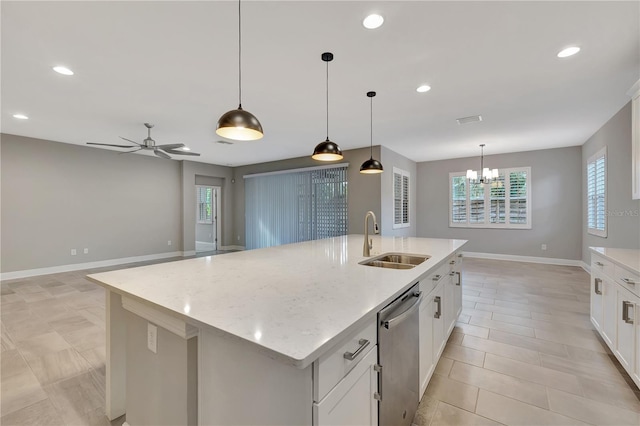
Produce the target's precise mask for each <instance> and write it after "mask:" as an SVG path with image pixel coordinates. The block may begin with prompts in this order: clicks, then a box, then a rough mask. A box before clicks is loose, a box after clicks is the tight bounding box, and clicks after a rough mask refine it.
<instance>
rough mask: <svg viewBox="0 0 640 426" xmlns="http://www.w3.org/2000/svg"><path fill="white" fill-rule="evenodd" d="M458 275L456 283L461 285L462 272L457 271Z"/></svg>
mask: <svg viewBox="0 0 640 426" xmlns="http://www.w3.org/2000/svg"><path fill="white" fill-rule="evenodd" d="M456 275H457V276H458V282H457V283H456V285H461V284H462V273H461V272H458V271H456Z"/></svg>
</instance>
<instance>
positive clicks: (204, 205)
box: [196, 186, 213, 223]
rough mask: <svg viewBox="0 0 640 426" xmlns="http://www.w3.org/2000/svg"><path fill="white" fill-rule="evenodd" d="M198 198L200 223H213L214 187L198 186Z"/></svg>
mask: <svg viewBox="0 0 640 426" xmlns="http://www.w3.org/2000/svg"><path fill="white" fill-rule="evenodd" d="M196 192H197V199H198V223H212V220H213V217H212V212H213V200H212V198H213V188H210V187H205V186H198V187H196Z"/></svg>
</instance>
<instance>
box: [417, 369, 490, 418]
mask: <svg viewBox="0 0 640 426" xmlns="http://www.w3.org/2000/svg"><path fill="white" fill-rule="evenodd" d="M425 394H426V395H429V396H431V397H432V398H435V399H437V400H438V401H443V402H446V403H447V404H451V405H454V406H456V407H458V408H462V409H463V410H467V411H473V410H474V409H475V406H476V400H477V398H478V388H477V387H476V386H471V385H467V384H465V383H461V382H458V381H455V380H451V379H448V378H446V377H443V376H439V375H437V374H434V375H433V376H432V377H431V381H430V382H429V386H427V390H426V391H425Z"/></svg>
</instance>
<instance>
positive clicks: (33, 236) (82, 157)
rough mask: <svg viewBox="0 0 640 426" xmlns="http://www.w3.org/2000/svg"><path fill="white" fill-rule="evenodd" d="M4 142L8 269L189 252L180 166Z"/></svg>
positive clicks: (8, 138)
mask: <svg viewBox="0 0 640 426" xmlns="http://www.w3.org/2000/svg"><path fill="white" fill-rule="evenodd" d="M0 138H1V139H0V153H1V164H0V167H1V175H0V177H1V193H2V206H1V216H2V217H1V222H0V226H1V228H2V243H1V249H2V265H1V267H2V272H10V271H19V270H25V269H35V268H44V267H51V266H58V265H68V264H74V263H84V262H91V261H97V260H106V259H117V258H124V257H131V256H142V255H148V254H158V253H166V252H172V251H180V250H182V229H181V185H180V182H181V178H180V163H179V162H178V161H166V160H161V159H158V158H155V157H147V156H143V155H133V154H132V155H118V153H117V152H114V151H108V150H104V149H96V148H90V147H84V146H76V145H70V144H64V143H57V142H51V141H45V140H40V139H31V138H25V137H20V136H14V135H6V134H3V135H0ZM192 228H193V227H192ZM169 240H171V241H172V245H171V246H168V245H167V241H169ZM85 247H86V248H88V249H89V254H86V255H85V254H83V248H85ZM72 248H75V249H77V250H78V252H77V253H78V254H77V255H76V256H71V249H72Z"/></svg>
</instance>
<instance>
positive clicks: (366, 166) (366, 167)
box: [360, 92, 384, 175]
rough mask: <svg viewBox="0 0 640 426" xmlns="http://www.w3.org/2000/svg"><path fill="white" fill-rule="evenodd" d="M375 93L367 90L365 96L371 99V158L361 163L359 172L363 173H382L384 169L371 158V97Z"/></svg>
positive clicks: (371, 147)
mask: <svg viewBox="0 0 640 426" xmlns="http://www.w3.org/2000/svg"><path fill="white" fill-rule="evenodd" d="M375 95H376V92H367V96H368V97H369V99H371V144H370V150H371V151H370V153H371V158H369V159H368V160H367V161H365V162H364V163H362V166H360V173H364V174H371V175H372V174H376V173H382V172H383V171H384V169H383V168H382V163H380V162H379V161H378V160H374V159H373V97H374V96H375Z"/></svg>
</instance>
